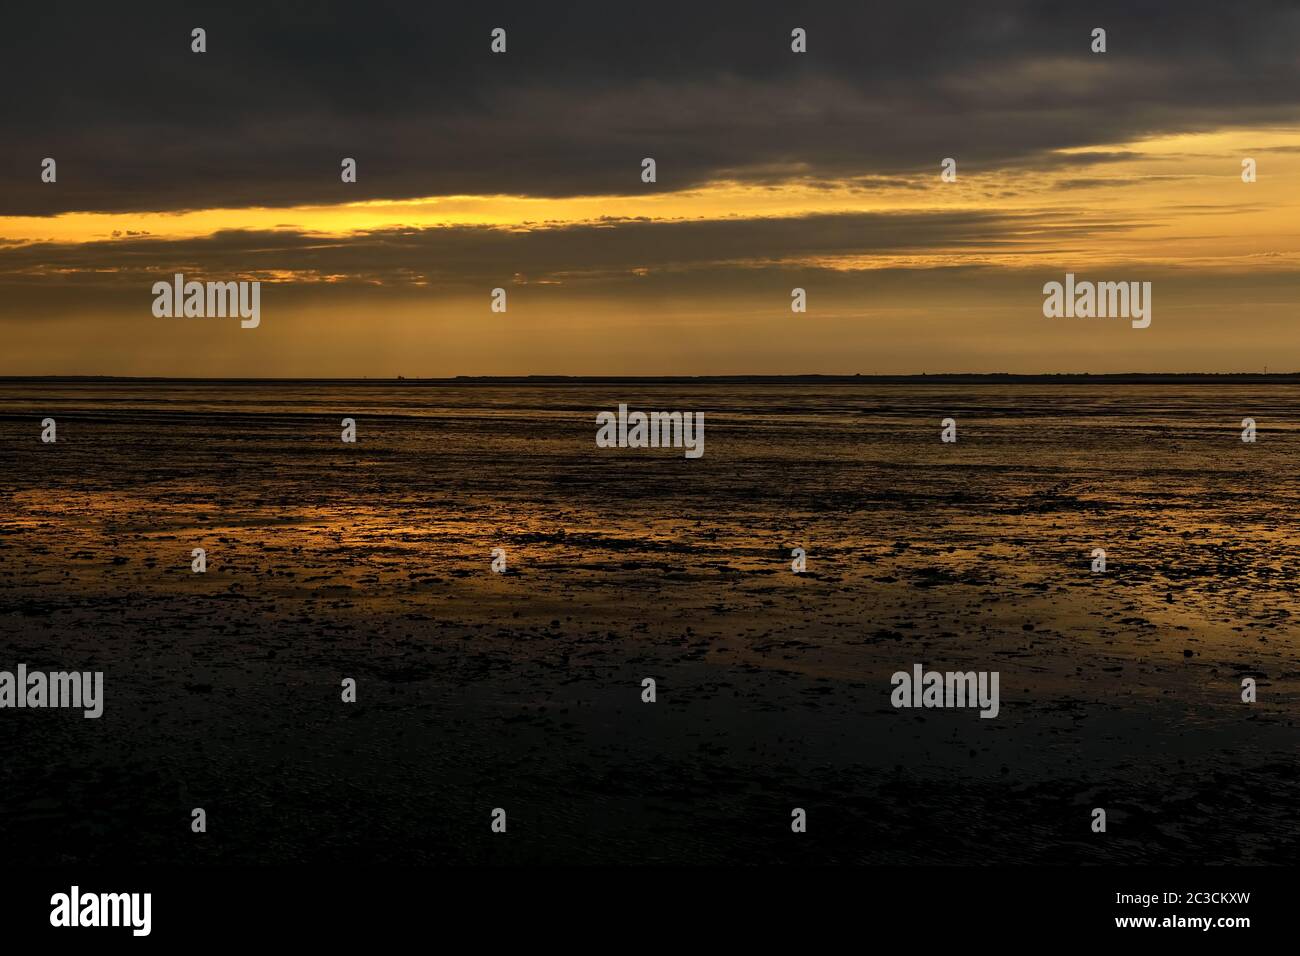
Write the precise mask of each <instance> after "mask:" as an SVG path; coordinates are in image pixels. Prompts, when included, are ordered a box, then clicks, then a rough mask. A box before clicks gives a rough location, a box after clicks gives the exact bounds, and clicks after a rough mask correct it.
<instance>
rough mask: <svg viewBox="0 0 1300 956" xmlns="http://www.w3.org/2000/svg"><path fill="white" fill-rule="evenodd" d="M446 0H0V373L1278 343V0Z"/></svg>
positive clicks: (1286, 38) (1107, 367) (469, 369)
mask: <svg viewBox="0 0 1300 956" xmlns="http://www.w3.org/2000/svg"><path fill="white" fill-rule="evenodd" d="M457 6H458V7H459V8H460V9H452V8H451V7H450V6H447V7H446V8H445V9H444V8H443V5H441V4H418V5H417V4H402V5H394V4H387V3H367V4H362V5H357V4H338V5H330V4H300V5H284V6H280V7H277V9H276V10H275V12H271V11H270V10H267V9H263V10H258V11H249V12H244V13H236V12H231V11H229V10H227V9H223V8H221V7H214V8H212V9H211V10H209V9H205V8H201V7H190V6H185V5H180V4H149V5H134V4H133V5H131V7H130V8H128V9H119V8H115V7H108V6H104V5H97V6H93V7H91V6H87V7H85V8H84V9H78V8H77V7H76V6H71V5H64V4H49V5H42V6H40V7H39V8H38V7H37V6H36V5H24V7H23V9H21V10H15V11H13V12H10V13H9V14H7V20H8V21H9V22H8V24H7V29H6V31H5V35H4V37H3V39H0V46H2V47H3V50H4V58H5V63H6V65H7V67H8V70H7V72H8V73H9V75H10V77H11V79H10V83H9V92H10V95H9V97H7V100H6V102H5V103H4V105H3V106H0V118H2V119H0V122H2V128H3V129H4V132H5V136H4V149H3V150H0V334H2V335H3V340H4V342H5V347H4V348H3V349H2V350H0V374H5V375H35V374H114V375H177V376H208V375H211V376H347V377H352V376H356V377H360V376H371V377H375V376H396V375H405V376H407V377H414V376H447V375H461V374H465V375H478V374H512V375H513V374H596V375H614V374H646V375H664V374H691V375H694V374H739V373H754V374H775V373H806V372H823V373H854V372H861V373H864V374H866V373H921V372H927V373H936V372H996V371H1010V372H1058V371H1061V372H1068V371H1090V372H1107V371H1258V370H1262V369H1263V368H1264V367H1265V366H1267V367H1268V368H1269V370H1271V371H1295V370H1300V323H1298V321H1297V320H1298V319H1300V308H1298V305H1300V281H1298V280H1300V6H1296V5H1295V4H1293V3H1281V2H1279V3H1251V2H1244V3H1242V2H1239V3H1232V4H1225V3H1221V2H1199V0H1197V2H1180V3H1172V2H1171V3H1159V4H1157V3H1142V2H1136V0H1124V2H1117V3H1089V4H1068V5H1067V4H1062V3H1052V2H1041V3H999V4H975V3H969V2H967V3H958V4H951V5H948V4H943V3H923V4H874V3H861V4H854V5H849V4H824V5H823V4H806V5H805V4H779V3H770V2H751V3H746V4H743V5H742V4H716V5H715V4H674V3H659V2H643V3H639V4H635V5H633V4H609V3H592V4H564V5H559V4H538V3H532V4H528V5H522V4H521V5H491V6H490V7H487V6H485V5H478V4H474V5H470V4H459V5H457ZM498 26H499V27H503V28H504V29H506V31H507V38H508V49H507V52H506V53H505V54H502V55H494V54H492V53H491V52H490V50H489V44H490V32H491V30H492V28H494V27H498ZM194 27H203V28H204V29H206V31H207V46H208V52H206V53H203V54H196V53H192V52H191V51H190V43H191V40H190V31H191V29H193V28H194ZM795 27H803V28H804V29H806V30H807V35H808V52H807V53H806V54H796V53H793V52H791V49H790V42H791V41H790V32H791V30H792V29H793V28H795ZM1094 27H1103V28H1105V29H1106V31H1107V46H1108V51H1107V52H1106V53H1104V54H1094V53H1092V52H1091V50H1090V45H1091V42H1092V40H1091V32H1092V30H1093V28H1094ZM14 78H21V82H19V83H16V81H15V79H14ZM47 156H48V157H53V158H54V159H55V160H56V161H57V164H58V167H57V168H58V181H57V182H56V183H53V184H46V183H42V182H41V178H40V172H41V160H42V159H43V158H45V157H47ZM344 157H354V158H355V159H356V161H357V167H358V182H357V183H355V184H345V183H343V182H341V181H340V175H339V173H340V162H341V160H342V159H343V158H344ZM643 157H653V158H654V159H655V160H656V163H657V173H658V181H657V182H656V183H654V184H644V183H642V182H641V176H640V173H641V160H642V158H643ZM945 157H953V158H955V159H956V161H957V174H958V180H957V182H955V183H945V182H942V181H941V179H940V162H941V161H942V160H943V159H944V158H945ZM1247 157H1249V158H1253V159H1254V160H1255V161H1256V162H1257V167H1258V181H1257V182H1254V183H1243V182H1242V177H1241V172H1242V160H1243V159H1244V158H1247ZM175 272H183V273H184V274H185V276H186V278H187V279H199V280H206V279H213V280H229V279H248V280H254V279H256V280H260V281H262V283H263V287H262V321H261V325H260V327H258V328H257V329H241V328H240V327H239V322H238V320H234V321H232V320H227V319H217V318H208V319H166V318H156V317H155V316H154V315H153V313H152V310H151V306H152V302H153V295H152V292H151V288H152V285H153V283H154V282H155V281H158V280H160V279H162V280H170V278H171V276H172V275H173V273H175ZM1066 272H1073V273H1075V274H1076V275H1077V276H1078V277H1079V278H1081V279H1095V280H1106V281H1109V280H1137V281H1150V282H1151V283H1152V306H1153V313H1152V318H1153V321H1152V324H1151V327H1150V328H1148V329H1142V330H1136V329H1132V328H1130V327H1129V324H1128V323H1127V322H1126V321H1117V320H1067V319H1047V318H1044V317H1043V313H1042V304H1043V294H1042V287H1043V284H1044V283H1045V282H1049V281H1053V280H1056V281H1060V280H1061V279H1062V277H1063V276H1064V274H1065V273H1066ZM497 286H501V287H503V288H505V289H506V290H507V295H508V302H509V306H508V311H507V312H506V313H505V314H498V313H493V312H491V311H490V309H489V303H490V291H491V289H492V288H493V287H497ZM796 286H798V287H803V288H805V289H806V290H807V294H808V312H807V313H806V314H802V315H799V314H792V313H791V310H790V290H791V289H792V288H794V287H796Z"/></svg>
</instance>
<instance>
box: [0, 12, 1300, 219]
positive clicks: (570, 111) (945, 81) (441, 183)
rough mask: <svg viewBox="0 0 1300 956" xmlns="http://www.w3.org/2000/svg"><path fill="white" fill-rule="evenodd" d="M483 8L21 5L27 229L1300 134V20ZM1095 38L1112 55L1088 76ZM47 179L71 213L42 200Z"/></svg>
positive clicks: (17, 153)
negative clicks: (1286, 129)
mask: <svg viewBox="0 0 1300 956" xmlns="http://www.w3.org/2000/svg"><path fill="white" fill-rule="evenodd" d="M458 6H459V9H454V8H452V7H451V6H450V5H443V4H433V3H431V4H389V3H365V4H312V3H303V4H293V5H285V4H277V5H275V6H274V8H271V7H270V6H269V5H268V7H266V8H264V9H260V10H256V11H250V12H246V13H241V12H236V11H234V10H232V9H230V8H229V7H228V6H220V7H213V8H203V7H197V6H186V5H183V4H175V3H168V4H130V5H95V6H85V7H84V8H83V7H82V6H74V5H67V4H59V3H47V4H23V5H20V6H18V7H17V8H15V9H13V10H11V11H8V12H7V13H6V16H5V21H6V22H5V30H4V35H3V40H0V43H3V47H4V49H3V55H4V62H5V66H6V74H7V80H6V83H7V86H8V91H7V92H8V95H7V97H6V102H5V103H4V105H3V106H0V119H2V120H3V128H4V131H5V134H6V135H5V149H4V151H3V155H2V158H0V214H15V213H22V214H38V215H40V214H48V213H53V212H60V211H66V210H71V209H96V210H133V209H136V210H143V209H179V208H195V207H200V206H216V205H221V206H226V205H229V206H240V205H246V204H259V205H290V204H296V203H304V202H333V201H338V200H340V199H364V198H401V197H411V196H421V195H431V194H447V193H476V194H482V193H514V194H532V195H551V196H556V195H571V194H586V193H599V192H609V193H619V192H634V191H637V190H641V189H646V188H655V189H660V190H663V189H673V188H680V187H684V186H689V185H693V184H698V183H700V182H703V181H706V180H709V179H712V178H716V177H736V178H760V179H761V178H764V177H768V178H770V177H772V176H773V175H774V172H773V171H774V170H776V171H780V170H785V169H789V170H798V171H802V172H805V173H808V174H810V175H817V176H827V177H856V176H870V175H880V174H885V175H897V174H900V173H905V172H908V171H915V170H917V169H930V168H932V167H934V166H935V165H936V164H937V162H938V160H939V159H940V158H942V157H944V156H955V157H958V158H959V161H960V162H961V163H962V167H963V168H964V169H978V168H980V167H981V166H999V165H1008V164H1030V165H1032V164H1034V163H1037V162H1040V161H1042V160H1043V159H1044V158H1045V157H1044V154H1045V152H1046V151H1049V150H1053V149H1057V148H1061V147H1082V146H1089V145H1094V144H1106V143H1113V142H1119V141H1123V140H1124V139H1126V138H1129V137H1131V136H1134V135H1137V134H1148V133H1153V132H1160V131H1181V130H1193V129H1201V128H1208V127H1214V126H1218V125H1222V124H1233V123H1261V122H1284V121H1288V120H1292V119H1294V118H1295V117H1296V115H1297V102H1298V101H1300V67H1298V60H1297V54H1296V50H1297V49H1298V48H1300V9H1297V8H1296V5H1295V4H1293V3H1289V2H1276V3H1269V2H1245V3H1233V4H1226V3H1222V2H1218V0H1213V2H1210V0H1199V2H1178V3H1173V2H1170V3H1143V2H1134V0H1116V2H1112V3H1089V4H1087V5H1075V4H1070V5H1066V4H1062V3H1057V2H1047V0H1044V2H1036V3H1030V2H1012V3H1001V4H982V3H978V4H977V3H969V2H964V3H953V4H946V3H933V2H927V3H913V4H867V3H860V4H849V3H834V4H830V3H827V4H811V5H791V4H786V3H776V2H768V0H758V2H747V3H744V4H730V3H728V4H698V3H694V4H689V5H688V4H681V3H662V2H655V0H645V2H641V3H626V4H624V3H620V4H613V3H608V2H600V3H578V4H555V3H548V4H541V3H535V2H534V3H529V4H523V5H520V4H516V5H492V6H490V7H485V6H481V5H471V4H462V5H458ZM195 26H202V27H204V28H205V29H206V30H207V31H208V52H207V53H205V54H202V55H198V54H193V53H191V52H190V49H189V44H190V40H189V34H190V29H191V28H192V27H195ZM495 26H502V27H505V28H506V29H507V30H508V31H509V45H510V48H509V52H508V53H507V54H505V55H504V56H493V55H492V54H491V53H489V51H488V43H489V31H490V30H491V29H492V28H493V27H495ZM794 26H802V27H805V28H806V29H807V30H808V32H809V44H810V52H809V53H808V54H806V55H795V54H792V53H791V52H790V50H789V34H790V29H791V28H792V27H794ZM1095 26H1102V27H1105V28H1106V29H1107V31H1108V35H1109V48H1110V52H1108V53H1107V54H1105V55H1101V56H1098V55H1093V54H1091V53H1090V52H1089V50H1088V44H1089V33H1090V30H1091V29H1092V28H1093V27H1095ZM45 156H53V157H54V158H56V159H57V160H58V162H59V182H58V184H57V186H43V185H42V184H41V183H40V182H39V178H38V173H39V163H40V160H41V159H42V158H43V157H45ZM344 156H352V157H355V158H356V159H357V160H358V164H359V168H360V182H359V183H357V184H356V185H355V186H344V185H343V184H342V183H340V182H339V175H338V173H339V161H340V159H341V158H342V157H344ZM643 156H654V157H655V158H656V159H657V161H658V163H659V182H658V184H657V186H654V187H644V186H642V184H641V183H640V180H639V162H640V160H641V158H642V157H643Z"/></svg>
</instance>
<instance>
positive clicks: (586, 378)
mask: <svg viewBox="0 0 1300 956" xmlns="http://www.w3.org/2000/svg"><path fill="white" fill-rule="evenodd" d="M1224 379H1232V380H1238V381H1240V380H1251V381H1259V380H1264V381H1282V380H1287V381H1296V382H1300V371H1295V372H919V373H906V374H874V373H862V372H856V373H849V374H823V373H817V372H801V373H793V374H773V375H749V374H733V375H549V374H539V375H455V376H427V377H425V376H404V375H398V376H395V377H372V376H361V377H355V376H349V377H341V376H169V375H0V382H226V383H267V384H274V383H291V382H337V383H348V384H360V383H366V384H370V383H373V384H384V385H396V384H411V385H444V384H450V385H456V384H487V383H501V384H515V383H526V384H534V385H544V384H566V383H569V384H581V383H587V382H591V383H612V382H649V383H656V382H658V383H675V382H701V383H710V382H716V383H732V384H735V383H753V384H764V383H769V384H778V383H783V382H790V383H795V382H806V383H820V384H854V383H862V382H876V383H890V382H893V383H903V382H922V381H934V380H943V381H948V382H969V383H979V382H1044V381H1047V382H1093V381H1108V382H1129V383H1143V382H1197V381H1203V382H1215V381H1222V380H1224Z"/></svg>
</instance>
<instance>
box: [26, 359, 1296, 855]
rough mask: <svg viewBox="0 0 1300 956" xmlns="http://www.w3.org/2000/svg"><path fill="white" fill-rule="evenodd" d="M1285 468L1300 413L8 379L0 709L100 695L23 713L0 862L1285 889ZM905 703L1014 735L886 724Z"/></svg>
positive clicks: (1127, 402) (1014, 398) (985, 389)
mask: <svg viewBox="0 0 1300 956" xmlns="http://www.w3.org/2000/svg"><path fill="white" fill-rule="evenodd" d="M620 402H626V403H628V404H629V405H630V406H631V407H632V408H640V409H645V410H652V409H664V410H672V409H678V410H690V411H703V412H704V413H705V418H706V451H705V455H704V457H703V458H701V459H699V460H695V461H691V460H687V459H685V458H684V457H683V455H682V453H681V452H680V451H674V450H671V449H648V450H612V449H607V450H601V449H597V448H596V447H595V444H594V437H595V424H594V419H595V415H596V413H597V412H598V411H601V410H607V409H615V408H617V406H618V404H619V403H620ZM1247 415H1249V416H1252V417H1254V418H1255V419H1256V421H1257V422H1258V425H1259V429H1260V431H1259V440H1258V442H1257V443H1256V444H1253V445H1249V444H1243V443H1242V442H1241V440H1240V422H1241V419H1242V418H1243V417H1244V416H1247ZM46 416H52V417H54V418H55V419H56V420H57V422H58V439H59V440H58V442H57V443H56V444H54V445H44V444H41V442H40V441H39V433H40V420H41V419H42V418H44V417H46ZM948 416H952V417H954V418H956V419H957V422H958V429H959V432H958V434H959V441H958V442H957V444H955V445H944V444H941V443H940V441H939V422H940V420H941V419H942V418H945V417H948ZM343 417H353V418H355V419H356V421H357V425H358V442H357V444H355V445H345V444H343V443H342V442H340V440H339V433H340V419H342V418H343ZM1297 462H1300V387H1296V386H1292V385H1261V384H1252V385H1213V386H1210V385H1116V384H1103V385H1095V386H1094V385H1086V386H1084V385H1072V386H1061V385H1033V384H1025V385H1009V384H1008V385H973V384H963V385H884V384H864V385H812V384H799V385H790V384H785V385H772V384H745V383H728V384H706V383H685V382H683V383H672V384H647V383H621V384H620V383H605V382H602V383H599V384H585V385H584V384H580V383H565V384H557V385H531V384H518V383H513V384H508V385H495V386H494V385H488V384H483V383H475V384H461V385H446V384H444V385H429V384H422V383H402V384H398V383H356V384H349V385H341V384H338V383H321V382H316V383H295V384H248V383H243V384H239V383H208V384H202V385H197V384H192V383H191V384H185V383H152V384H149V383H132V382H119V383H107V382H84V383H70V382H57V383H41V382H17V381H3V380H0V492H2V494H0V500H2V501H3V506H0V628H3V635H4V636H3V638H2V639H0V652H2V653H0V669H2V668H8V669H12V667H13V666H14V665H16V664H18V663H20V662H22V663H26V664H28V665H29V667H32V668H43V669H50V670H57V669H76V670H103V671H104V672H105V694H106V702H105V712H104V716H103V717H102V718H100V719H98V720H85V719H83V718H82V717H81V715H80V713H79V712H66V711H25V710H24V711H16V710H4V711H0V747H2V748H3V753H4V754H5V759H4V760H3V761H0V841H2V842H3V846H4V847H5V854H6V859H8V860H9V861H10V863H13V864H27V863H54V862H88V863H90V862H100V863H110V862H111V863H134V862H141V863H146V862H156V861H174V862H229V863H254V862H307V861H311V862H358V863H360V862H404V863H407V862H409V863H464V862H488V863H490V862H556V863H588V862H642V861H655V862H674V863H692V862H772V861H798V862H840V863H842V862H853V863H959V864H980V863H1047V864H1056V863H1059V864H1067V863H1153V864H1165V863H1169V864H1172V863H1247V864H1282V863H1292V862H1293V861H1294V860H1295V858H1296V857H1297V854H1298V851H1300V823H1298V822H1297V821H1298V815H1297V812H1296V809H1295V808H1296V807H1297V806H1300V775H1298V774H1297V769H1296V757H1297V752H1298V749H1300V748H1298V747H1297V745H1298V744H1300V729H1298V728H1297V723H1296V717H1297V704H1298V703H1300V653H1298V651H1300V642H1298V641H1297V637H1296V629H1295V628H1296V621H1297V620H1300V601H1298V600H1297V583H1296V582H1297V572H1298V571H1300V559H1298V557H1297V551H1296V549H1295V547H1294V546H1293V544H1292V541H1293V540H1294V534H1293V525H1294V520H1295V519H1294V515H1295V514H1296V509H1297V504H1298V503H1300V502H1298V499H1300V480H1298V479H1297V477H1296V476H1297V473H1298V469H1297ZM796 546H801V547H804V548H806V549H807V552H808V571H807V573H806V574H803V575H796V574H793V573H792V572H791V571H790V550H791V549H792V548H794V547H796ZM195 547H203V548H206V549H207V552H208V561H209V568H208V571H207V573H206V574H202V575H200V574H193V573H192V572H191V570H190V550H191V549H192V548H195ZM497 547H501V548H504V549H505V550H506V553H507V560H508V565H509V572H508V573H507V574H505V575H498V574H493V573H492V572H491V570H490V562H491V551H492V549H493V548H497ZM1096 547H1102V548H1105V549H1106V551H1107V553H1108V571H1107V573H1106V574H1105V575H1094V574H1092V573H1091V572H1090V567H1089V565H1090V562H1091V552H1092V550H1093V548H1096ZM914 663H922V664H924V665H925V666H926V667H927V668H934V669H938V670H997V671H999V673H1000V675H1001V681H1000V687H1001V713H1000V714H999V716H998V717H997V718H996V719H993V720H982V719H980V718H979V716H978V713H977V711H975V710H895V709H894V708H892V707H891V706H890V702H889V694H890V690H891V687H890V683H889V678H890V675H891V674H892V673H893V672H894V671H897V670H910V668H911V666H912V665H913V664H914ZM1246 676H1250V677H1254V678H1256V679H1257V681H1258V693H1259V700H1258V702H1257V703H1254V704H1249V705H1248V704H1243V703H1242V702H1241V697H1240V695H1241V687H1240V684H1241V679H1242V678H1243V677H1246ZM344 677H352V678H355V679H356V680H357V682H358V702H357V703H356V704H343V703H342V702H341V701H340V681H341V680H342V679H343V678H344ZM644 677H653V678H655V679H656V680H657V682H658V701H657V703H655V704H644V703H642V702H641V680H642V678H644ZM193 807H203V808H204V809H205V810H206V811H207V815H208V832H207V833H206V834H194V833H191V832H190V810H191V808H193ZM494 807H504V808H505V809H506V810H507V813H508V821H509V823H508V832H507V834H505V835H504V836H502V835H498V834H493V833H491V831H490V829H489V823H490V812H491V810H492V808H494ZM793 807H803V808H805V809H806V810H807V811H808V832H807V833H806V834H793V833H791V832H790V811H791V808H793ZM1093 807H1104V808H1106V810H1107V814H1108V832H1106V833H1105V834H1096V833H1093V832H1091V830H1090V822H1091V815H1090V811H1091V809H1092V808H1093Z"/></svg>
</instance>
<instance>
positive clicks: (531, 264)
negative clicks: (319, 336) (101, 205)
mask: <svg viewBox="0 0 1300 956" xmlns="http://www.w3.org/2000/svg"><path fill="white" fill-rule="evenodd" d="M1146 224H1147V223H1142V222H1125V223H1123V224H1122V225H1121V224H1117V223H1113V222H1109V221H1106V220H1104V219H1097V218H1089V217H1088V216H1087V215H1086V214H1083V213H1080V212H1076V213H1072V214H1071V213H1066V214H1064V215H1053V216H1051V217H1046V216H1039V215H1036V214H1024V213H989V212H936V213H846V214H836V215H816V216H806V217H799V218H783V219H747V220H742V219H723V220H709V221H686V222H682V221H667V222H649V221H644V220H635V219H634V220H608V221H606V222H604V223H600V224H595V225H578V226H563V227H556V228H547V229H538V230H533V231H518V230H512V229H504V228H496V227H486V226H448V227H436V228H425V229H383V230H376V231H371V232H364V233H358V234H355V235H350V236H347V237H343V238H324V237H321V236H313V235H304V234H302V233H299V232H291V231H257V232H254V231H243V230H226V231H222V232H218V233H215V234H213V235H211V236H205V237H201V238H193V239H158V238H149V237H122V238H119V239H115V240H106V241H98V242H84V243H54V242H42V243H30V244H21V245H10V246H5V245H4V244H3V243H2V242H0V285H3V286H4V287H6V288H12V286H14V285H22V284H42V285H44V284H46V283H48V280H49V277H50V276H51V275H57V276H58V277H59V281H60V284H62V285H64V286H66V287H68V288H82V289H86V290H89V289H91V288H94V287H97V286H114V285H121V284H123V283H130V284H135V285H142V284H147V283H151V282H153V281H154V280H156V279H158V278H167V277H168V276H170V275H171V274H172V273H173V272H185V273H187V274H190V275H191V277H193V278H201V277H203V276H219V277H222V278H230V277H232V276H236V275H245V274H251V273H259V274H267V273H274V272H293V273H297V274H300V275H301V276H302V277H303V278H305V279H308V280H309V279H311V278H312V277H313V276H315V277H325V276H335V277H339V279H340V280H341V281H350V282H371V283H383V284H392V283H396V284H409V283H414V282H417V281H420V282H427V283H428V284H429V285H431V286H434V287H439V288H448V289H451V288H478V289H482V288H490V287H492V286H495V285H502V284H506V283H508V282H511V281H529V282H536V281H549V280H557V279H558V280H561V281H564V282H566V283H570V284H584V283H592V282H601V281H608V280H610V279H625V278H627V277H629V276H632V275H633V274H634V273H635V272H636V271H637V270H649V271H661V272H662V271H701V270H713V269H718V268H725V269H732V268H734V267H736V266H738V265H750V266H752V265H755V264H761V265H764V266H766V265H769V264H772V263H776V262H780V261H785V260H807V259H817V258H820V257H832V256H870V255H881V254H901V253H909V254H924V253H927V252H933V251H937V250H942V251H943V252H944V253H946V254H950V253H952V252H953V251H960V250H962V249H963V248H969V249H993V250H997V249H1004V250H1008V251H1010V250H1017V249H1022V248H1027V247H1030V246H1032V248H1033V250H1034V251H1035V252H1036V253H1039V254H1044V253H1049V252H1050V251H1051V250H1052V249H1061V248H1068V247H1069V246H1070V245H1071V244H1073V243H1080V242H1084V241H1086V240H1088V239H1094V238H1096V237H1097V236H1101V235H1105V234H1110V233H1114V232H1116V231H1120V230H1128V229H1133V228H1136V227H1138V226H1141V225H1146ZM503 264H506V265H503Z"/></svg>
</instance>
